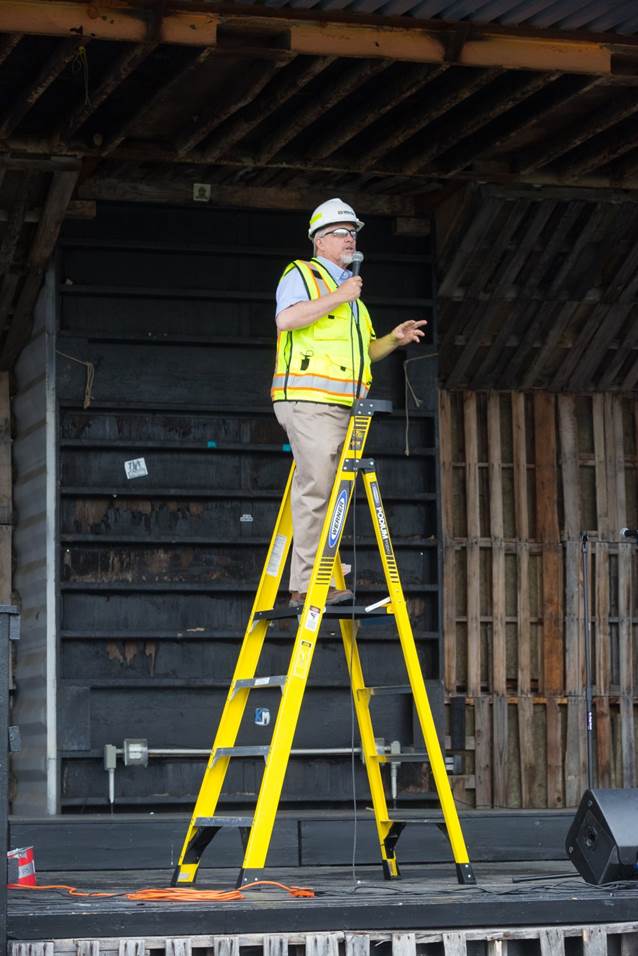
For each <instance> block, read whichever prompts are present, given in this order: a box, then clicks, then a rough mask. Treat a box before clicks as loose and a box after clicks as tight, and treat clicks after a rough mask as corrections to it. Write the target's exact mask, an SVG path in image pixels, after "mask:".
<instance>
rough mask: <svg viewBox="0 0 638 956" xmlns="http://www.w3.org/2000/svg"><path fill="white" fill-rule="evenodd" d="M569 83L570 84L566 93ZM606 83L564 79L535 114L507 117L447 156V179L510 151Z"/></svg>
mask: <svg viewBox="0 0 638 956" xmlns="http://www.w3.org/2000/svg"><path fill="white" fill-rule="evenodd" d="M566 82H567V83H568V84H569V86H568V89H567V90H566V89H565V86H566ZM601 82H602V80H601V78H600V77H598V76H597V77H594V78H593V79H592V78H591V77H586V78H585V79H583V78H582V77H572V76H568V77H563V79H562V80H560V81H559V82H557V83H555V84H552V85H551V86H550V88H549V89H547V90H545V91H544V92H543V94H542V100H541V102H540V103H538V104H537V105H536V106H535V108H534V109H533V110H530V111H529V112H527V113H525V114H523V115H520V110H517V111H515V112H514V113H512V114H511V115H509V114H506V115H505V116H504V117H502V118H501V119H500V120H499V121H497V122H496V123H494V124H492V125H491V126H490V127H489V128H488V129H487V130H485V131H484V132H483V133H482V134H480V135H479V136H475V137H473V140H472V141H470V142H467V143H465V142H464V143H463V145H462V147H459V148H458V149H456V150H454V151H453V152H452V153H450V154H449V155H447V156H446V157H445V159H444V160H443V162H442V164H441V165H442V168H443V169H444V171H445V173H446V175H448V176H454V175H455V174H456V173H458V172H460V171H461V170H462V169H464V168H465V167H466V166H467V165H468V163H470V162H474V161H475V160H477V159H479V158H480V157H481V156H483V155H484V154H485V153H487V152H490V151H494V150H498V149H503V148H506V147H508V146H509V145H510V144H511V143H512V141H513V140H515V139H516V138H518V137H521V136H524V135H525V134H526V133H527V132H528V130H532V129H534V128H535V127H538V126H539V125H542V123H543V122H545V121H546V120H547V119H548V117H551V116H552V114H554V113H556V112H558V111H559V110H560V111H563V110H567V109H569V108H570V107H572V106H573V105H574V103H575V102H577V101H578V100H579V99H580V98H581V97H582V96H584V95H585V94H586V93H588V92H589V91H590V90H591V89H593V88H594V87H595V86H598V85H599V84H600V83H601Z"/></svg>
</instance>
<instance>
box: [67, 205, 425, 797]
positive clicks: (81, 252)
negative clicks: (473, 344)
mask: <svg viewBox="0 0 638 956" xmlns="http://www.w3.org/2000/svg"><path fill="white" fill-rule="evenodd" d="M392 227H393V224H392V221H391V220H381V219H379V220H375V219H372V220H371V221H370V222H368V224H367V225H366V230H365V232H364V234H363V236H362V238H363V237H365V239H364V242H363V246H364V249H365V252H366V262H365V270H364V271H365V289H366V296H365V298H366V301H367V303H368V304H369V308H370V310H371V312H372V315H373V318H374V322H375V325H376V328H377V332H378V334H383V333H385V332H387V331H389V329H390V328H392V327H393V326H394V325H395V324H396V323H397V322H399V321H402V320H403V319H406V318H412V317H414V318H416V317H424V316H425V317H427V318H431V313H432V306H431V295H432V285H431V272H432V270H431V258H430V251H429V240H428V239H427V238H401V237H398V236H395V235H393V228H392ZM308 251H309V247H308V244H307V242H306V240H305V239H304V217H302V216H301V215H298V214H291V213H274V212H263V211H261V212H251V211H239V212H238V211H233V212H224V211H220V210H216V211H214V210H209V209H204V210H198V209H195V210H193V209H189V210H182V209H173V210H170V211H169V210H167V209H166V208H154V207H140V206H138V205H136V206H135V208H134V209H131V208H129V207H126V206H125V205H117V204H104V205H103V206H100V207H99V209H98V216H97V219H96V220H95V222H92V223H90V224H75V225H72V226H69V227H68V228H67V229H66V231H65V234H64V237H63V241H62V243H61V245H60V254H59V260H58V291H59V319H60V331H59V339H58V397H59V454H60V524H59V542H60V589H61V598H62V600H61V607H62V612H61V620H60V635H61V670H60V678H61V683H60V725H61V726H60V740H59V744H60V748H61V752H62V758H63V762H62V767H63V772H62V808H63V809H74V808H77V807H78V806H87V807H95V806H100V805H105V804H106V795H107V780H106V774H105V772H104V770H103V769H102V751H103V747H104V745H105V744H107V743H110V744H116V745H118V746H121V745H122V741H123V739H124V738H125V737H143V738H146V739H148V743H149V746H150V747H151V748H203V749H205V748H208V747H209V746H210V743H211V740H212V737H213V733H214V729H215V727H216V723H217V719H218V715H219V713H220V710H221V707H222V704H223V700H224V697H225V693H226V689H227V685H228V681H229V678H230V676H231V673H232V669H233V666H234V662H235V658H236V655H237V651H238V647H239V642H240V640H241V636H242V634H243V628H244V626H245V622H246V620H247V618H248V614H249V610H250V606H251V603H252V599H253V596H254V589H255V587H256V584H257V581H258V578H259V574H260V571H261V566H262V562H263V559H264V555H265V550H266V545H267V543H268V540H269V537H270V533H271V529H272V526H273V523H274V518H275V509H276V506H277V503H278V501H279V498H280V496H281V492H282V490H283V485H284V482H285V478H286V475H287V472H288V469H289V467H290V454H289V451H288V450H287V446H286V444H285V442H286V438H285V435H284V434H283V432H282V431H281V429H280V428H279V426H278V424H277V422H276V420H275V418H274V416H273V414H272V408H271V405H270V402H269V383H270V377H271V374H272V368H273V362H274V338H275V335H274V321H273V311H274V309H273V303H274V298H273V297H274V287H275V285H276V282H277V279H278V277H279V274H280V272H281V270H282V268H283V266H284V265H285V264H286V262H287V261H289V259H291V258H293V257H294V256H295V255H299V254H302V255H303V254H308ZM430 330H431V331H430V334H429V341H428V343H427V344H426V345H425V346H424V347H422V348H421V349H420V351H419V352H418V353H415V354H418V355H423V354H426V353H427V354H428V355H431V353H432V352H433V351H434V349H433V323H431V325H430ZM405 357H406V356H405V354H404V353H397V354H395V355H393V356H392V357H391V358H390V359H389V360H387V361H386V362H384V363H383V364H382V365H379V366H377V368H376V378H375V385H374V395H375V396H376V397H379V398H391V399H392V400H393V402H394V403H395V407H396V408H397V412H396V413H395V414H394V415H393V416H391V417H386V418H379V420H378V421H376V422H375V423H374V426H373V437H372V439H371V445H370V449H369V450H370V451H371V452H377V453H379V454H378V468H379V475H380V480H381V482H382V490H383V492H384V497H385V498H386V500H387V510H388V515H389V519H390V523H391V529H392V531H393V533H394V536H395V539H396V543H397V548H398V556H399V564H400V569H401V572H402V575H403V579H404V584H405V585H406V588H407V592H408V595H409V599H410V603H411V606H412V611H413V621H414V627H415V631H416V634H417V637H418V639H419V647H420V649H421V652H422V658H423V665H424V669H425V671H426V674H427V676H428V677H430V678H438V677H439V676H440V673H439V672H440V654H439V615H438V597H439V596H438V582H439V572H438V557H437V514H438V509H437V463H436V427H435V417H434V415H435V382H436V358H435V357H429V358H426V359H425V360H424V361H419V362H416V363H413V364H412V365H411V366H410V381H411V383H412V385H413V388H414V391H415V392H416V394H417V395H418V396H419V398H420V399H421V400H422V402H423V405H422V407H421V408H420V409H415V408H414V403H413V402H411V404H412V410H411V412H410V424H409V444H410V454H409V456H406V454H405V440H406V437H405V429H406V422H405V416H404V413H403V411H402V408H403V406H404V403H405V382H404V374H403V367H402V362H403V359H404V358H405ZM81 363H90V365H87V364H81ZM93 375H94V378H93V381H92V382H91V381H89V380H88V378H87V376H88V377H89V378H90V377H91V376H93ZM89 391H90V399H87V397H86V396H87V395H88V392H89ZM87 401H88V406H87V407H83V405H84V404H85V403H86V402H87ZM142 457H143V458H144V460H145V463H146V467H147V469H148V475H147V476H146V477H140V478H134V479H128V478H127V477H126V474H125V470H124V462H125V461H128V460H130V459H135V458H142ZM362 502H363V496H361V497H360V499H359V504H358V506H357V522H358V532H359V534H358V538H359V544H358V547H357V556H356V564H357V572H358V589H359V591H360V592H361V593H362V594H363V595H365V600H366V601H367V600H370V601H372V600H375V599H377V598H379V597H382V596H383V587H382V573H381V568H380V565H379V564H378V563H377V561H376V559H375V552H374V549H373V547H372V530H371V527H370V524H369V521H368V520H367V515H366V513H365V512H364V509H363V504H362ZM343 558H344V560H345V561H349V562H351V561H352V546H351V536H350V537H349V538H348V539H347V543H346V546H345V548H344V553H343ZM392 633H393V632H392V631H388V630H387V625H386V626H384V627H378V626H377V627H376V628H372V627H370V628H369V630H367V631H363V632H362V642H361V643H362V654H363V658H364V664H367V667H368V672H369V679H370V681H371V682H375V681H376V682H383V683H395V682H401V681H402V680H403V679H404V674H403V665H402V662H401V658H400V654H399V648H398V642H397V644H396V645H395V646H394V647H393V651H395V652H396V653H389V650H388V646H387V640H388V637H389V636H391V635H392ZM291 636H292V632H291V630H290V629H289V627H287V626H285V625H284V626H278V627H277V629H273V631H272V632H271V634H270V636H269V641H268V644H267V648H266V651H265V653H264V660H263V662H262V666H261V668H260V673H264V674H267V673H281V672H282V671H285V670H286V669H287V659H288V653H289V648H290V641H291ZM277 705H278V697H275V696H274V694H273V692H268V691H262V692H261V693H255V694H254V695H253V696H252V698H251V700H250V706H249V709H248V711H247V716H246V720H245V726H244V727H243V728H242V731H241V737H240V742H242V743H247V742H250V743H266V742H267V739H268V738H267V735H268V733H269V731H268V730H267V729H263V728H260V727H256V726H255V725H254V723H253V719H252V718H253V714H254V708H255V707H256V706H268V707H270V708H271V710H272V711H273V716H274V711H275V710H276V707H277ZM375 706H377V705H376V703H375ZM374 716H375V717H376V718H377V721H376V727H375V729H376V731H377V734H378V735H379V736H384V737H385V738H386V739H388V740H392V739H399V740H400V741H401V743H402V745H404V746H405V745H409V744H411V743H412V742H413V739H412V733H413V731H412V713H411V702H410V700H409V698H405V697H396V698H394V697H383V698H379V703H378V710H377V711H375V715H374ZM350 739H351V717H350V698H349V691H348V685H347V679H346V669H345V666H344V662H343V652H342V649H341V642H340V638H339V635H338V633H335V631H334V626H333V630H332V631H331V630H330V629H329V628H325V633H324V635H323V637H322V640H321V642H320V645H319V649H318V652H317V656H316V659H315V663H314V664H313V670H312V674H311V681H310V687H309V690H308V694H307V699H306V702H305V704H304V709H303V711H302V718H301V722H300V726H299V729H298V732H297V735H296V739H295V746H296V747H300V748H302V747H303V748H318V747H348V746H349V745H350ZM202 765H203V758H202V757H201V756H200V757H198V758H193V757H190V758H185V757H175V756H172V757H171V756H166V757H161V758H160V757H157V758H152V759H151V761H150V764H149V767H148V768H147V769H146V770H143V769H140V768H120V769H118V773H117V778H116V802H117V805H118V806H120V807H129V808H130V807H135V806H140V807H144V808H151V807H170V806H181V805H188V804H190V803H192V801H193V800H194V797H195V794H196V792H197V788H198V785H199V781H200V777H201V773H202ZM260 771H261V763H260V761H259V760H255V761H252V760H245V761H235V763H234V766H232V767H231V772H230V774H229V777H228V782H227V786H226V791H225V793H226V801H227V802H228V803H233V804H235V805H236V804H239V803H241V802H245V801H247V800H250V799H251V795H252V794H254V793H255V789H256V787H257V785H258V781H259V776H260ZM357 774H358V777H359V784H358V785H359V792H360V794H361V796H362V797H363V796H364V795H365V794H366V792H367V785H366V783H365V782H364V778H363V774H362V768H361V766H360V764H359V763H357ZM424 779H426V778H424ZM407 780H408V778H407V777H406V781H407ZM408 782H409V785H410V786H411V787H412V788H414V770H412V771H411V772H410V777H409V781H408ZM414 789H415V791H416V795H417V796H420V797H422V796H423V794H424V786H423V785H421V786H420V787H416V788H414ZM350 794H351V767H350V760H349V759H348V758H347V757H345V758H326V757H310V758H295V759H293V760H292V762H291V765H290V769H289V773H288V777H287V781H286V787H285V790H284V800H285V801H288V802H289V803H293V804H299V803H300V802H305V803H308V802H313V803H318V804H319V805H321V804H324V805H327V806H336V805H338V804H339V803H340V802H343V801H349V800H350V799H351V795H350Z"/></svg>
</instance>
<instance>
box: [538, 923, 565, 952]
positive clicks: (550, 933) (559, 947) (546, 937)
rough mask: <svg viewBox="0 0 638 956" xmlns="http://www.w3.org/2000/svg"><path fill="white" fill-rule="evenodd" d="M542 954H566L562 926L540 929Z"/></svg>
mask: <svg viewBox="0 0 638 956" xmlns="http://www.w3.org/2000/svg"><path fill="white" fill-rule="evenodd" d="M540 941H541V956H565V937H564V936H563V931H562V929H560V927H554V926H552V927H549V928H548V929H542V930H541V931H540Z"/></svg>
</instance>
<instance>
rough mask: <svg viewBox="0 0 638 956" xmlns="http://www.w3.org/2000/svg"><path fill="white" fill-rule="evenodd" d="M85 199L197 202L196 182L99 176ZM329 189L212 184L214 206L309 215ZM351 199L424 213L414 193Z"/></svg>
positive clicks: (85, 188) (369, 208) (366, 208)
mask: <svg viewBox="0 0 638 956" xmlns="http://www.w3.org/2000/svg"><path fill="white" fill-rule="evenodd" d="M78 192H79V196H80V198H81V199H92V200H100V199H102V200H110V201H123V202H157V203H169V204H171V203H172V204H178V205H182V204H184V203H192V202H193V184H192V182H181V183H175V182H169V183H166V182H152V181H148V180H147V181H132V182H124V181H122V180H117V179H107V178H96V179H89V180H86V181H85V182H83V183H82V185H81V186H80V188H79V191H78ZM325 198H326V197H325V189H322V188H320V187H313V188H312V189H303V188H296V189H295V188H289V187H286V186H284V187H261V186H242V187H241V189H238V188H237V187H236V186H219V185H213V186H212V194H211V205H213V206H230V207H232V208H240V209H243V208H246V207H251V208H255V209H298V210H300V211H303V212H304V213H306V214H307V212H308V209H309V208H311V207H312V205H313V204H316V203H319V202H321V201H322V199H325ZM348 198H349V200H350V201H351V202H352V203H353V205H354V206H355V207H356V208H357V209H358V210H359V209H360V210H361V212H367V213H368V215H378V216H408V217H418V216H420V215H422V214H423V204H422V202H421V201H420V200H418V199H415V198H413V197H411V196H406V197H402V196H382V195H374V194H373V193H371V192H369V191H361V192H359V191H357V190H354V191H352V192H349V193H348Z"/></svg>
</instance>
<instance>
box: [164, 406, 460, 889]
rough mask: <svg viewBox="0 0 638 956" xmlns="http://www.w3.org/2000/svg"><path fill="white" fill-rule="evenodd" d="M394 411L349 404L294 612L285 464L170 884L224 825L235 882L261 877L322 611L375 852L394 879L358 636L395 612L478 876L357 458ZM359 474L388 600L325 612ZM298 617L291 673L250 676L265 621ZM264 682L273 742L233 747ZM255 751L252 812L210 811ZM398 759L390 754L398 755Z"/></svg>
mask: <svg viewBox="0 0 638 956" xmlns="http://www.w3.org/2000/svg"><path fill="white" fill-rule="evenodd" d="M390 410H391V405H390V403H389V402H379V401H368V400H363V401H358V402H357V403H356V405H355V406H354V408H353V412H352V415H351V417H350V421H349V425H348V430H347V433H346V437H345V441H344V444H343V451H342V453H341V458H340V461H339V465H338V467H337V473H336V477H335V482H334V485H333V488H332V493H331V496H330V501H329V503H328V509H327V512H326V519H325V521H324V525H323V529H322V532H321V537H320V539H319V547H318V549H317V555H316V558H315V563H314V567H313V570H312V576H311V578H310V584H309V586H308V592H307V595H306V600H305V603H304V605H303V608H299V609H296V610H293V609H290V608H280V609H276V610H273V608H274V604H275V600H276V598H277V594H278V591H279V585H280V582H281V576H282V573H283V569H284V565H285V563H286V558H287V556H288V551H289V549H290V544H291V541H292V514H291V504H290V494H291V486H292V479H293V475H294V471H295V465H294V463H293V465H292V468H291V469H290V475H289V476H288V481H287V484H286V489H285V491H284V495H283V499H282V502H281V506H280V508H279V513H278V515H277V521H276V524H275V529H274V531H273V536H272V540H271V542H270V546H269V548H268V554H267V556H266V562H265V565H264V570H263V572H262V575H261V580H260V582H259V586H258V588H257V594H256V597H255V601H254V603H253V608H252V611H251V614H250V618H249V620H248V626H247V628H246V633H245V635H244V640H243V643H242V646H241V650H240V652H239V657H238V660H237V664H236V667H235V673H234V674H233V678H232V681H231V684H230V689H229V691H228V696H227V698H226V703H225V705H224V709H223V712H222V715H221V719H220V722H219V727H218V729H217V734H216V736H215V740H214V742H213V746H212V750H211V754H210V758H209V761H208V764H207V767H206V771H205V773H204V777H203V780H202V784H201V787H200V791H199V795H198V797H197V802H196V804H195V809H194V811H193V816H192V818H191V821H190V824H189V827H188V831H187V833H186V837H185V839H184V844H183V847H182V851H181V854H180V857H179V862H178V864H177V867H176V868H175V872H174V874H173V880H172V883H173V885H174V886H176V885H177V886H182V885H185V884H190V883H193V882H194V880H195V878H196V876H197V870H198V868H199V865H200V862H201V858H202V854H203V853H204V851H205V849H206V847H207V846H208V844H209V843H210V841H211V840H212V839H213V837H214V836H215V834H216V833H218V831H219V830H220V829H221V828H224V827H235V828H238V829H239V830H240V833H241V836H242V842H243V844H244V851H245V852H244V861H243V865H242V868H241V871H240V874H239V878H238V881H237V885H238V886H241V885H243V884H245V883H249V882H252V881H253V880H256V879H260V878H261V877H262V871H263V868H264V867H265V865H266V856H267V853H268V847H269V845H270V840H271V836H272V831H273V827H274V824H275V816H276V813H277V808H278V806H279V801H280V797H281V790H282V787H283V783H284V777H285V774H286V768H287V765H288V760H289V757H290V750H291V747H292V742H293V738H294V734H295V730H296V727H297V721H298V718H299V712H300V710H301V705H302V702H303V696H304V692H305V689H306V683H307V680H308V673H309V671H310V665H311V663H312V657H313V653H314V650H315V645H316V643H317V638H318V636H319V628H320V625H321V621H322V619H323V617H324V615H325V614H326V613H327V614H328V615H329V616H330V617H332V618H334V617H338V618H339V623H340V628H341V637H342V641H343V647H344V651H345V658H346V663H347V666H348V669H349V672H350V681H351V685H352V693H353V700H354V707H355V712H356V715H357V721H358V725H359V733H360V737H361V749H362V754H363V759H364V762H365V767H366V771H367V774H368V781H369V784H370V793H371V797H372V805H373V810H374V817H375V820H376V827H377V835H378V839H379V847H380V852H381V859H382V863H383V869H384V874H385V876H386V878H387V879H394V878H396V877H398V876H399V875H400V874H399V867H398V864H397V859H396V855H395V846H396V843H397V840H398V838H399V836H400V834H401V831H402V830H403V828H404V826H405V821H401V820H399V819H392V818H391V816H390V814H389V812H388V807H387V803H386V798H385V792H384V788H383V780H382V777H381V764H383V763H387V762H390V761H391V760H392V759H393V755H390V754H385V753H379V752H378V749H377V746H376V742H375V737H374V730H373V727H372V719H371V715H370V699H371V697H372V696H374V694H375V691H376V692H379V691H381V690H382V689H381V688H373V687H366V684H365V681H364V677H363V671H362V667H361V660H360V657H359V650H358V647H357V641H356V637H357V628H358V624H357V623H356V622H357V619H359V618H362V617H371V616H379V615H393V616H394V619H395V623H396V628H397V631H398V634H399V641H400V644H401V650H402V652H403V657H404V659H405V665H406V669H407V673H408V680H409V683H410V689H411V692H412V696H413V699H414V707H415V710H416V713H417V716H418V719H419V724H420V727H421V731H422V734H423V739H424V741H425V747H426V751H427V757H428V760H429V763H430V767H431V769H432V775H433V777H434V782H435V785H436V789H437V793H438V796H439V800H440V803H441V809H442V811H443V818H444V821H445V826H446V829H447V834H448V838H449V841H450V844H451V847H452V854H453V856H454V860H455V863H456V872H457V877H458V881H459V883H462V884H474V883H475V882H476V880H475V877H474V873H473V871H472V865H471V863H470V861H469V857H468V854H467V849H466V847H465V841H464V839H463V833H462V831H461V826H460V823H459V818H458V814H457V812H456V806H455V804H454V798H453V796H452V791H451V788H450V783H449V780H448V778H447V772H446V767H445V761H444V758H443V754H442V752H441V747H440V745H439V740H438V737H437V733H436V728H435V725H434V720H433V718H432V711H431V709H430V704H429V701H428V697H427V693H426V689H425V683H424V681H423V675H422V673H421V667H420V664H419V659H418V655H417V650H416V646H415V643H414V635H413V634H412V628H411V625H410V619H409V617H408V613H407V608H406V602H405V597H404V594H403V588H402V587H401V581H400V579H399V572H398V569H397V564H396V560H395V556H394V551H393V548H392V541H391V539H390V534H389V531H388V525H387V522H386V518H385V512H384V509H383V502H382V500H381V492H380V490H379V483H378V481H377V476H376V473H375V467H374V461H373V460H372V459H370V458H363V451H364V448H365V444H366V439H367V437H368V431H369V429H370V424H371V421H372V416H373V414H374V412H375V411H390ZM359 473H361V474H362V476H363V483H364V487H365V493H366V498H367V501H368V506H369V508H370V514H371V517H372V523H373V526H374V531H375V537H376V541H377V546H378V549H379V555H380V557H381V562H382V565H383V571H384V575H385V580H386V584H387V587H388V594H389V602H388V603H387V604H385V605H384V606H382V607H377V608H376V609H375V610H368V611H366V608H364V607H354V608H353V607H352V605H348V604H342V605H332V606H331V607H329V608H328V609H327V611H326V597H327V594H328V589H329V587H330V584H331V581H332V580H333V576H334V581H335V583H336V586H337V588H340V589H343V588H345V581H344V577H343V571H342V568H341V561H340V558H339V544H340V542H341V536H342V534H343V529H344V526H345V523H346V518H347V515H348V510H349V507H350V502H351V499H352V494H353V490H354V485H355V482H356V480H357V475H358V474H359ZM294 616H297V617H298V629H297V635H296V638H295V643H294V646H293V650H292V655H291V659H290V665H289V668H288V673H287V674H286V675H281V676H272V677H255V674H256V671H257V665H258V663H259V657H260V654H261V650H262V647H263V644H264V639H265V637H266V634H267V631H268V627H269V626H270V624H271V622H272V621H273V620H275V619H280V618H284V617H294ZM269 686H270V687H278V688H280V689H281V694H282V697H281V701H280V704H279V710H278V713H277V718H276V721H275V724H274V728H273V733H272V738H271V742H270V746H265V747H264V746H261V747H242V746H236V741H237V735H238V733H239V728H240V724H241V722H242V718H243V716H244V711H245V709H246V704H247V702H248V695H249V694H250V691H251V690H252V689H253V688H260V689H263V688H264V687H269ZM396 689H397V688H395V690H396ZM400 689H402V688H400ZM251 756H263V757H264V759H265V768H264V773H263V777H262V781H261V787H260V789H259V795H258V797H257V803H256V806H255V811H254V814H253V815H252V816H224V815H218V814H217V813H216V810H217V804H218V802H219V798H220V795H221V792H222V787H223V784H224V779H225V777H226V771H227V770H228V765H229V763H230V760H231V759H232V758H233V757H251ZM394 759H396V756H395V757H394ZM395 817H396V814H395Z"/></svg>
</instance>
